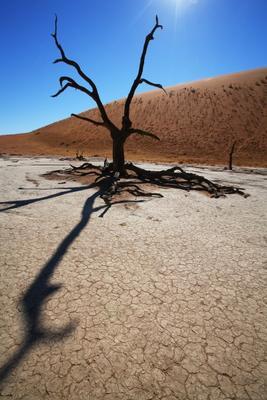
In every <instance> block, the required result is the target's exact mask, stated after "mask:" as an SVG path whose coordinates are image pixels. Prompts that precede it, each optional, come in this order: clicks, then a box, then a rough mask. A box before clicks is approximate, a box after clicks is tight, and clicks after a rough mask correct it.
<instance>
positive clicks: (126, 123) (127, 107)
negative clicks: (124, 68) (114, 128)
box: [122, 15, 163, 130]
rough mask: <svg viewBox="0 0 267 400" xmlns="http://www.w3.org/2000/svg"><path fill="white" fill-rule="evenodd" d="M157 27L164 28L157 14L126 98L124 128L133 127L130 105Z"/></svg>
mask: <svg viewBox="0 0 267 400" xmlns="http://www.w3.org/2000/svg"><path fill="white" fill-rule="evenodd" d="M157 29H163V26H162V25H159V20H158V16H157V15H156V23H155V25H154V27H153V29H152V30H151V32H150V33H149V34H148V35H147V36H146V39H145V43H144V47H143V51H142V54H141V58H140V63H139V69H138V72H137V76H136V78H135V80H134V82H133V84H132V87H131V89H130V92H129V94H128V97H127V99H126V102H125V106H124V115H123V118H122V126H123V129H125V130H128V129H129V128H131V125H132V122H131V120H130V106H131V102H132V100H133V97H134V94H135V91H136V89H137V87H138V85H140V83H142V82H141V78H142V74H143V70H144V65H145V58H146V53H147V49H148V45H149V42H150V41H151V40H154V36H153V35H154V33H155V32H156V30H157Z"/></svg>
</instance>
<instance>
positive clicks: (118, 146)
mask: <svg viewBox="0 0 267 400" xmlns="http://www.w3.org/2000/svg"><path fill="white" fill-rule="evenodd" d="M112 140H113V152H112V156H113V171H114V172H119V173H120V176H123V175H124V173H125V169H124V162H125V158H124V143H125V138H124V137H121V135H120V136H119V137H113V139H112Z"/></svg>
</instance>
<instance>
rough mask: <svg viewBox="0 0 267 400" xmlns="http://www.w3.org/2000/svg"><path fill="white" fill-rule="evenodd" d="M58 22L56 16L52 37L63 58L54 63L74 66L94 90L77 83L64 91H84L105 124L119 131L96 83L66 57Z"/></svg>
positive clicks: (74, 62)
mask: <svg viewBox="0 0 267 400" xmlns="http://www.w3.org/2000/svg"><path fill="white" fill-rule="evenodd" d="M57 22H58V20H57V15H56V16H55V30H54V33H52V34H51V36H52V37H53V38H54V41H55V44H56V47H57V48H58V50H59V52H60V55H61V58H57V59H56V60H55V61H54V63H55V64H56V63H59V62H63V63H65V64H67V65H70V66H72V67H73V68H75V70H76V71H77V73H78V74H79V76H80V77H81V78H82V79H84V80H85V81H86V82H87V83H88V84H89V85H90V86H91V88H92V91H90V90H88V89H85V88H84V87H83V86H80V85H78V84H77V83H76V85H75V86H74V85H73V84H72V83H70V85H68V86H66V85H65V86H66V87H65V88H64V90H65V89H66V88H67V87H70V86H72V87H74V88H75V89H78V90H81V91H83V92H84V93H86V94H88V96H90V97H91V98H92V99H93V100H94V101H95V103H96V104H97V107H98V109H99V111H100V114H101V118H102V119H103V122H104V124H105V125H106V126H109V127H110V128H112V129H117V127H116V126H115V125H114V124H113V122H112V121H111V120H110V119H109V117H108V115H107V113H106V110H105V107H104V105H103V103H102V101H101V99H100V96H99V93H98V90H97V87H96V85H95V83H94V81H93V80H92V79H91V78H89V76H87V75H86V74H85V73H84V72H83V71H82V69H81V67H80V66H79V64H78V63H77V62H76V61H73V60H71V59H69V58H68V57H67V56H66V54H65V52H64V50H63V47H62V46H61V44H60V43H59V41H58V37H57ZM62 78H63V81H64V80H70V79H71V78H68V79H64V77H62ZM62 78H61V79H62ZM64 90H59V92H58V93H57V94H56V95H58V94H60V93H62V92H63V91H64ZM53 97H55V96H53Z"/></svg>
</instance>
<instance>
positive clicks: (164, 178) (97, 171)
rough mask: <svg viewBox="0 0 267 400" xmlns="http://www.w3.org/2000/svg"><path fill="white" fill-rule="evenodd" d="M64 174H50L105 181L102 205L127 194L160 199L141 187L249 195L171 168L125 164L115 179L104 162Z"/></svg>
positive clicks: (213, 195) (70, 169) (212, 193)
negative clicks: (106, 183) (159, 169)
mask: <svg viewBox="0 0 267 400" xmlns="http://www.w3.org/2000/svg"><path fill="white" fill-rule="evenodd" d="M70 167H71V168H68V169H66V170H57V171H52V173H54V174H55V173H57V174H60V175H61V176H62V174H68V175H70V176H73V177H76V178H77V176H78V177H79V176H80V177H84V176H86V175H92V176H94V175H95V176H96V178H95V181H94V182H95V183H97V184H98V185H101V182H102V181H103V179H105V180H106V179H107V178H109V182H110V183H109V185H108V188H107V189H106V190H105V191H104V193H103V194H102V195H101V196H100V197H101V198H102V199H103V200H104V201H105V203H106V204H110V202H111V201H112V199H113V198H114V197H115V196H117V195H118V196H120V195H121V194H123V193H129V194H131V195H133V196H135V197H137V196H141V197H152V196H154V197H163V195H162V194H161V193H156V192H147V191H145V190H143V189H142V188H140V186H141V185H144V186H145V185H148V184H149V185H150V186H151V185H154V186H158V187H162V188H176V189H182V190H186V191H190V190H199V191H203V192H206V193H208V194H209V195H210V197H214V198H219V197H225V196H226V195H227V194H239V195H241V196H243V197H248V196H249V195H248V194H246V193H244V191H243V190H242V188H238V187H234V186H224V185H220V184H218V183H215V182H212V181H210V180H209V179H207V178H205V177H203V176H201V175H197V174H194V173H191V172H186V171H184V170H183V169H182V168H181V167H179V166H175V167H172V168H168V169H165V170H161V171H151V170H146V169H143V168H140V167H137V166H136V165H134V164H132V163H127V164H125V175H124V176H121V177H120V176H119V174H118V173H114V171H113V164H112V163H110V164H109V163H108V162H107V161H106V160H105V163H104V166H97V165H94V164H91V163H89V162H85V163H83V164H82V165H80V166H78V167H75V166H74V165H71V166H70Z"/></svg>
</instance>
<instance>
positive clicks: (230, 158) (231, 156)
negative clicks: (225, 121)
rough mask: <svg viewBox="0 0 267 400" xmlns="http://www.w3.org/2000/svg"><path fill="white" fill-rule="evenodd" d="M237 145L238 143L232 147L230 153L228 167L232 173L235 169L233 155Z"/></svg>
mask: <svg viewBox="0 0 267 400" xmlns="http://www.w3.org/2000/svg"><path fill="white" fill-rule="evenodd" d="M235 145H236V141H235V142H234V143H233V144H232V147H231V150H230V153H229V165H228V167H229V169H230V171H232V169H233V154H234V151H235Z"/></svg>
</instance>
